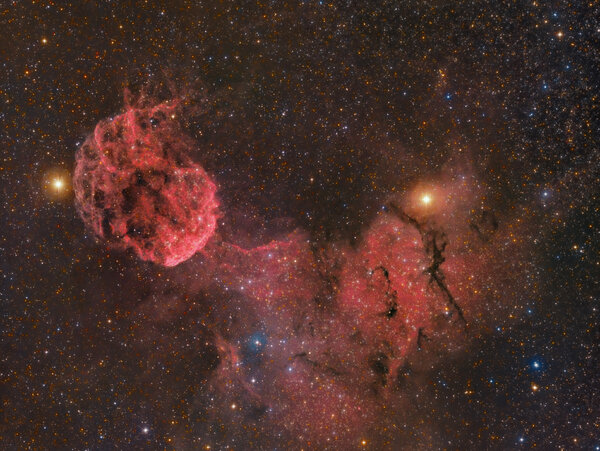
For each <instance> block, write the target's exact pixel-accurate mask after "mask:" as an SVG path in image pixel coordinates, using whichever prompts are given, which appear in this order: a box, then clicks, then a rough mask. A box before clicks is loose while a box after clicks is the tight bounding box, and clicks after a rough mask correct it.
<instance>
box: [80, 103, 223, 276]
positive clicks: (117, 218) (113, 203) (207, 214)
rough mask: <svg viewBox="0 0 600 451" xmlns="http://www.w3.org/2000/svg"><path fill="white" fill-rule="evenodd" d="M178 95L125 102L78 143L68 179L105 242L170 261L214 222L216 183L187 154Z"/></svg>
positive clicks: (185, 254)
mask: <svg viewBox="0 0 600 451" xmlns="http://www.w3.org/2000/svg"><path fill="white" fill-rule="evenodd" d="M178 108H179V106H178V104H177V102H174V101H173V102H164V103H159V104H155V105H151V106H141V105H137V106H136V105H134V106H127V107H126V109H125V112H124V113H122V114H120V115H117V116H115V117H113V118H110V119H107V120H103V121H100V122H99V123H98V124H97V126H96V128H95V130H94V132H93V133H92V134H91V135H90V136H89V137H88V138H87V140H86V141H85V142H84V143H83V145H82V146H81V147H80V148H79V149H78V150H77V154H76V163H75V170H74V175H73V187H74V191H75V202H76V206H77V210H78V212H79V214H80V215H81V217H82V219H83V221H84V223H85V224H86V226H88V227H89V228H90V229H91V230H93V232H94V233H95V234H96V235H97V236H98V237H100V238H102V239H104V240H106V241H107V242H108V243H109V245H110V246H112V247H113V248H119V249H128V248H131V249H133V251H134V252H135V253H136V254H137V255H138V256H139V258H141V259H142V260H149V261H152V262H155V263H158V264H161V265H164V266H175V265H177V264H179V263H181V262H183V261H185V260H187V259H189V258H190V257H191V256H192V255H194V253H196V252H197V251H199V250H200V249H202V248H203V247H204V246H205V245H206V243H207V241H208V240H209V239H210V237H211V236H212V235H213V234H214V232H215V228H216V220H217V213H216V209H217V207H218V201H217V199H216V197H215V193H216V186H215V183H214V182H213V181H212V180H211V178H210V177H209V176H208V174H207V173H206V172H205V171H204V169H203V168H202V167H201V166H200V165H198V164H196V163H195V162H194V161H192V160H191V158H190V157H189V154H190V151H191V150H192V149H193V146H194V142H193V140H192V139H191V138H190V137H189V136H187V135H186V134H185V132H184V131H183V130H182V128H181V126H180V124H179V122H178V121H177V117H176V116H177V111H178Z"/></svg>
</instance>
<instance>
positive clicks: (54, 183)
mask: <svg viewBox="0 0 600 451" xmlns="http://www.w3.org/2000/svg"><path fill="white" fill-rule="evenodd" d="M52 186H53V187H54V189H55V190H57V191H59V190H61V189H62V188H63V187H64V186H65V182H63V181H62V179H59V178H56V179H54V180H53V181H52Z"/></svg>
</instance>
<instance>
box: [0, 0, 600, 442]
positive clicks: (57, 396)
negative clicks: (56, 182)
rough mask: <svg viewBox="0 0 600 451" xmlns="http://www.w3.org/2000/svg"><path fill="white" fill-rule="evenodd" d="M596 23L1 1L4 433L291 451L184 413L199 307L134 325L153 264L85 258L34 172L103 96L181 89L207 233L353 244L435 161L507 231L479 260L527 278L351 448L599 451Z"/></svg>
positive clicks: (100, 114)
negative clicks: (514, 227) (462, 179)
mask: <svg viewBox="0 0 600 451" xmlns="http://www.w3.org/2000/svg"><path fill="white" fill-rule="evenodd" d="M599 17H600V5H599V4H598V3H597V2H593V1H590V2H571V3H569V2H544V1H538V2H535V1H520V0H515V1H489V2H479V1H477V2H475V1H474V2H446V1H405V2H400V1H382V2H362V1H356V2H354V1H346V2H327V1H312V0H311V1H300V2H286V1H264V2H260V1H257V2H224V1H212V0H209V1H204V2H191V1H178V0H177V1H170V2H164V3H163V2H152V1H138V2H134V1H132V2H111V1H104V2H91V1H90V2H88V1H85V2H75V3H68V2H60V1H57V2H48V1H14V2H3V3H2V5H1V7H0V30H1V31H0V35H1V36H2V39H1V40H0V105H1V108H0V124H1V129H0V146H1V149H2V151H1V157H2V160H1V161H0V186H1V190H0V200H1V202H2V216H1V217H0V221H1V223H0V284H1V285H0V287H1V288H0V301H1V306H2V307H1V314H2V320H1V322H0V327H1V334H2V335H1V336H2V340H1V345H2V351H1V364H0V381H1V398H2V409H1V410H2V416H1V418H2V422H1V423H0V445H1V447H2V448H3V449H27V448H30V449H83V448H89V449H154V448H155V449H159V448H160V449H162V448H169V449H170V448H176V449H200V448H201V447H203V446H206V445H210V446H212V449H229V448H233V449H300V448H301V447H304V448H305V449H311V445H310V444H309V443H308V442H310V440H309V439H306V438H302V437H298V436H297V435H294V434H291V435H286V434H285V431H283V432H282V431H281V430H278V426H274V425H273V424H272V423H271V422H270V421H269V419H268V418H265V417H264V416H261V415H259V414H258V413H256V415H254V416H255V417H256V418H253V414H252V413H251V412H250V413H247V414H245V415H244V416H243V418H242V417H240V418H237V419H235V418H233V419H232V418H231V417H230V416H229V413H227V412H223V413H222V414H221V413H220V411H219V409H220V407H219V406H218V405H217V406H216V407H214V409H213V411H214V412H216V413H213V414H211V416H207V415H204V414H198V413H197V412H206V411H207V409H208V410H210V406H211V403H212V400H211V398H210V396H209V395H206V393H208V392H207V391H206V389H205V386H207V385H209V384H210V382H209V381H210V380H211V377H212V374H213V372H214V371H215V370H216V368H217V367H218V366H219V361H220V357H219V354H218V352H217V351H216V349H215V347H214V344H210V345H208V344H207V345H206V346H204V343H205V342H206V343H209V342H211V340H212V339H213V336H212V335H211V332H210V330H209V329H207V328H194V324H196V323H195V321H197V318H199V317H201V314H202V313H198V312H204V311H205V310H206V309H210V307H209V305H210V302H209V301H208V300H206V299H204V300H198V299H194V300H191V301H190V302H191V303H192V305H193V302H197V303H198V304H199V305H200V307H190V311H193V312H196V313H192V314H190V316H192V317H194V315H196V316H195V317H194V318H196V319H190V318H189V317H186V316H185V315H178V314H175V315H174V316H173V317H170V318H171V319H170V320H164V321H163V320H161V321H160V322H153V323H152V324H151V326H148V324H149V323H148V321H147V320H146V319H144V318H143V317H142V316H141V315H140V314H138V313H136V312H139V304H140V303H143V302H148V301H147V299H149V298H151V297H152V290H153V289H156V287H157V286H160V287H170V283H171V281H170V277H171V276H170V273H169V272H168V271H167V272H166V273H165V272H164V271H161V270H160V269H159V268H157V267H154V266H152V265H151V264H149V263H144V262H140V261H138V260H136V258H135V257H134V256H133V255H132V254H130V253H123V252H113V251H110V250H107V248H106V246H104V245H103V243H101V242H98V241H96V240H95V239H94V238H93V237H92V236H91V234H90V233H89V231H86V229H85V228H84V225H83V223H82V221H81V220H80V218H79V216H78V214H77V211H76V209H75V207H74V205H73V195H72V193H71V192H70V190H69V189H68V187H67V188H66V189H65V190H64V192H62V193H59V194H57V193H52V192H51V191H52V190H51V189H50V188H49V187H48V186H47V185H48V177H53V176H54V174H66V177H67V179H66V180H68V174H70V173H72V170H73V166H74V155H75V151H76V149H77V148H78V147H79V146H80V145H81V143H82V142H83V141H84V140H85V138H86V136H87V135H88V134H89V133H90V132H91V131H92V130H93V128H94V126H95V125H96V123H97V122H98V121H99V120H101V119H104V118H107V117H111V116H114V115H115V114H117V113H119V112H120V111H122V108H123V96H124V90H125V88H129V89H131V91H133V92H138V91H139V90H140V89H141V88H142V86H146V87H147V86H151V87H152V88H151V90H154V91H153V92H155V93H156V96H157V97H158V98H166V97H168V95H170V94H173V93H174V92H176V93H177V94H180V95H182V94H184V93H190V92H193V93H194V94H193V95H194V98H196V99H201V100H198V108H197V109H196V110H195V111H194V112H193V113H190V114H189V116H188V117H186V119H185V120H184V126H185V127H186V129H187V132H188V133H189V134H190V135H191V136H192V137H193V138H194V139H195V140H196V141H197V142H198V152H197V154H194V155H191V156H192V158H193V159H194V160H196V161H197V162H199V163H200V164H201V165H202V166H203V167H204V168H205V169H206V170H207V172H208V173H210V174H212V176H213V177H214V179H215V181H216V183H217V185H218V186H219V198H220V201H221V212H222V214H223V218H222V222H221V229H220V231H219V233H220V234H221V236H222V237H223V238H224V239H226V240H230V241H233V242H236V243H238V244H240V245H243V246H246V247H251V246H257V245H262V244H265V243H267V242H268V241H269V240H270V239H272V238H274V237H278V236H283V235H284V234H286V233H289V232H290V231H291V230H292V228H295V227H300V228H301V229H302V230H306V231H307V232H308V234H309V236H310V239H311V240H312V241H313V242H315V243H330V242H332V241H333V240H345V241H347V242H349V243H351V244H355V243H356V242H357V241H359V240H360V236H361V233H362V232H363V231H364V229H365V227H366V225H367V224H368V223H369V222H370V221H372V220H373V218H374V217H375V216H376V215H377V212H380V211H381V209H382V206H384V205H385V204H386V202H387V201H388V199H389V198H390V197H391V196H394V195H396V194H398V193H403V192H405V191H407V190H409V189H410V188H411V186H413V185H414V184H415V183H417V182H419V181H423V180H430V179H436V178H439V177H443V176H444V174H445V173H446V171H448V168H449V167H453V168H456V167H461V168H467V169H468V172H469V173H470V174H471V175H472V176H473V177H474V179H475V180H476V181H477V183H478V184H479V185H480V186H481V187H482V189H484V190H485V192H486V193H487V194H486V196H485V198H484V199H482V200H481V205H482V208H485V209H486V210H488V211H493V212H494V215H495V217H496V218H498V222H499V223H500V224H502V223H503V221H504V222H505V223H506V222H511V223H515V222H517V223H523V224H526V225H527V226H526V227H523V228H521V229H519V231H518V232H516V233H518V234H519V236H518V238H519V241H520V242H522V243H523V249H524V250H523V251H522V252H520V253H518V254H515V255H514V260H513V259H506V260H505V261H501V262H500V266H502V267H503V268H505V271H504V272H503V274H506V273H508V274H510V272H511V271H527V272H528V273H527V274H520V275H521V276H525V278H529V279H530V280H532V282H531V286H527V287H522V286H514V285H511V283H510V277H508V278H507V282H505V283H506V291H505V293H506V297H505V299H504V300H503V303H504V305H505V306H509V307H510V308H507V309H490V310H489V311H488V312H487V315H489V318H488V320H487V321H488V322H489V324H490V325H491V326H490V328H489V330H488V331H487V332H486V333H478V334H476V336H474V337H473V338H472V340H471V341H470V342H469V345H468V346H467V348H466V350H464V351H462V352H460V353H457V354H456V355H453V356H452V357H449V358H447V359H446V360H443V361H442V362H441V363H440V362H439V361H437V360H436V362H437V363H436V364H432V365H431V368H430V369H429V370H428V371H427V372H426V374H425V373H424V374H422V375H421V376H420V377H418V378H417V377H415V380H414V382H410V383H409V384H408V386H407V388H405V389H404V392H403V395H402V396H404V397H407V398H408V399H410V400H412V401H411V403H412V405H413V406H414V408H411V410H410V412H405V415H404V416H403V419H402V421H403V423H402V424H400V425H399V426H398V430H399V432H396V433H395V435H394V434H392V435H390V433H389V431H386V430H383V427H382V428H378V423H377V421H375V420H374V424H373V425H372V428H371V429H370V432H369V436H368V437H365V438H364V439H365V440H367V441H368V443H371V442H372V443H373V444H374V445H373V449H377V448H385V449H428V448H448V449H516V448H530V447H533V446H536V447H537V449H600V407H599V406H600V403H599V402H598V399H600V364H599V363H598V359H599V357H600V353H599V346H600V344H599V343H600V342H599V340H600V332H599V327H600V315H599V309H600V305H599V296H600V287H599V286H598V276H599V275H600V274H599V273H600V257H599V253H600V249H599V247H600V246H599V243H600V237H599V233H598V227H599V225H600V224H599V222H600V220H599V218H600V213H599V211H598V210H599V208H600V201H599V197H598V196H599V191H598V188H599V186H600V184H599V177H600V173H599V170H600V161H599V145H600V143H599V140H600V114H599V111H598V104H599V97H598V96H599V94H598V93H599V92H600V91H599V87H600V83H599V82H600V73H599V72H600V20H599ZM465 170H466V169H465ZM283 218H285V219H283ZM290 224H291V225H290ZM490 258H494V256H493V255H492V256H490ZM195 270H196V269H195ZM515 280H516V278H515ZM519 280H521V279H519ZM161 290H162V288H161ZM165 292H168V288H164V290H163V291H161V296H164V293H165ZM209 297H210V296H209ZM148 327H150V328H151V329H152V331H153V332H152V334H151V338H148V337H146V336H145V335H144V333H142V332H141V331H144V330H145V329H146V328H148ZM186 328H187V330H188V332H181V333H180V332H178V330H180V329H186ZM192 329H193V332H190V330H192ZM167 337H168V339H167ZM156 362H158V363H156ZM165 362H166V363H165ZM165 366H166V367H168V368H167V369H165ZM407 377H410V376H407ZM533 385H535V386H536V387H538V388H536V389H535V390H533V389H532V386H533ZM225 417H226V418H225ZM224 418H225V419H224ZM244 422H248V424H252V426H251V427H245V426H244ZM209 423H210V424H209ZM382 437H384V438H385V439H383V438H382ZM362 439H363V437H357V438H356V448H359V447H361V446H363V445H362V442H361V440H362ZM376 443H377V444H378V445H375V444H376ZM328 446H330V447H331V448H332V449H336V445H335V444H330V445H328ZM366 446H369V445H368V444H367V445H366ZM342 449H343V448H342ZM346 449H348V448H346ZM351 449H352V447H351Z"/></svg>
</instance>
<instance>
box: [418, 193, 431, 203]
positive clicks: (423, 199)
mask: <svg viewBox="0 0 600 451" xmlns="http://www.w3.org/2000/svg"><path fill="white" fill-rule="evenodd" d="M432 200H433V199H432V198H431V196H430V195H429V194H423V196H421V202H422V203H423V205H429V204H430V203H431V201H432Z"/></svg>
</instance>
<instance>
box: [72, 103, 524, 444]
mask: <svg viewBox="0 0 600 451" xmlns="http://www.w3.org/2000/svg"><path fill="white" fill-rule="evenodd" d="M176 111H177V104H176V102H173V103H161V104H158V105H156V106H152V107H136V106H129V107H128V108H127V109H126V111H125V113H123V114H121V115H118V116H116V117H114V118H112V119H110V120H106V121H102V122H100V123H99V124H98V125H97V126H96V129H95V131H94V133H93V134H92V135H91V136H90V137H89V138H88V139H87V140H86V142H85V143H84V144H83V145H82V146H81V148H80V149H79V150H78V152H77V162H76V168H75V176H74V187H75V192H76V201H77V205H78V209H79V212H80V214H81V216H82V218H83V220H84V222H85V223H86V225H87V226H88V227H89V228H91V229H92V230H93V231H94V232H95V234H96V235H97V236H98V237H100V238H102V239H105V240H106V241H107V242H108V243H109V245H110V246H112V247H116V248H119V249H127V248H131V249H133V251H134V252H135V253H136V254H137V256H139V258H141V259H143V260H150V261H152V262H154V263H157V264H159V265H163V266H175V265H178V264H179V263H182V262H184V261H185V260H188V259H189V260H190V261H189V262H188V263H187V264H186V265H181V267H180V268H178V270H177V271H174V272H172V273H171V278H172V279H171V280H173V281H174V283H176V284H177V286H179V287H183V288H181V290H182V292H183V293H184V294H185V295H182V296H180V297H173V296H172V295H171V294H169V295H167V294H165V292H164V287H161V286H158V285H157V286H155V287H154V294H153V295H152V302H151V303H150V302H149V303H146V304H145V305H144V304H143V303H142V306H141V307H139V309H140V310H139V311H140V314H142V315H143V316H144V317H146V318H148V320H149V321H165V320H167V321H168V320H170V319H169V318H171V317H170V316H168V315H169V313H168V312H173V311H175V312H176V311H184V310H186V309H187V308H188V307H186V303H187V302H189V301H185V300H183V299H185V298H193V297H197V298H199V297H201V296H208V297H209V298H211V299H212V298H214V299H215V300H214V302H213V303H212V307H211V309H210V313H208V314H204V315H203V316H202V320H201V323H202V324H203V325H204V326H205V327H207V328H209V329H210V334H211V335H212V336H213V337H214V340H213V343H212V345H213V346H214V347H215V348H216V349H217V350H218V353H219V364H218V367H217V369H216V370H215V372H214V373H213V377H212V379H211V380H210V381H209V382H208V383H207V385H206V386H205V387H204V389H203V390H204V392H203V393H201V394H200V393H199V394H198V395H197V396H198V397H199V398H200V397H201V396H206V397H211V399H213V398H214V399H215V400H216V401H215V403H217V405H220V409H219V411H220V412H221V413H222V415H229V414H230V415H231V418H230V421H231V423H232V424H237V423H236V422H239V421H241V420H240V415H243V413H240V411H239V410H238V409H237V406H238V405H239V404H240V403H243V404H245V405H248V404H249V405H251V406H253V410H252V411H253V412H255V413H256V412H263V413H264V414H265V415H269V418H270V420H269V421H270V424H272V425H274V427H276V428H278V429H279V430H282V431H287V432H288V433H289V434H290V436H291V437H296V439H298V440H301V441H303V440H304V441H309V442H311V443H313V444H316V445H318V446H320V447H326V446H327V444H328V443H329V444H331V443H332V441H333V442H334V443H338V446H341V445H344V446H347V447H352V446H354V445H356V444H357V440H358V437H360V436H361V435H362V434H367V433H368V432H369V428H370V427H372V425H373V424H374V422H375V419H377V421H379V424H381V422H383V423H385V422H386V421H387V420H386V419H387V418H398V416H400V417H401V416H402V415H403V412H409V411H410V409H411V407H410V405H409V403H410V401H409V400H407V398H403V397H402V396H399V395H398V393H401V392H402V390H403V383H404V382H403V381H404V380H405V375H406V374H407V372H408V371H410V366H411V365H415V362H418V361H419V359H418V358H417V359H416V360H415V358H414V357H415V356H417V355H418V354H417V353H419V352H421V351H422V350H423V351H422V353H421V354H419V355H421V356H423V355H425V354H427V355H428V356H429V359H428V361H429V363H431V362H432V361H434V360H435V359H436V358H439V357H440V356H443V355H444V353H447V352H452V350H454V351H458V350H460V349H461V347H462V346H463V343H464V341H465V339H466V338H467V337H468V336H469V334H472V333H473V331H477V332H476V333H481V331H483V330H485V328H486V327H487V325H486V320H485V317H486V315H485V312H486V311H489V310H490V309H496V310H498V309H502V308H503V307H502V303H501V296H500V293H501V289H500V287H502V286H504V285H505V284H504V278H506V277H512V278H513V279H514V278H515V277H519V276H518V273H519V272H518V271H516V272H515V273H514V274H506V271H504V270H502V268H501V267H499V264H498V265H496V264H495V263H494V261H504V260H505V259H506V258H508V256H509V255H513V256H516V255H518V253H519V252H522V250H521V249H520V247H519V245H518V241H517V240H515V239H514V237H515V236H518V235H519V234H520V233H519V224H515V225H514V226H513V225H509V226H506V227H499V226H498V223H497V222H496V219H495V218H494V216H493V214H492V213H491V212H488V211H483V210H482V209H481V208H480V205H481V203H480V199H481V196H483V195H485V193H483V192H481V188H480V187H479V185H478V184H477V183H476V180H475V178H474V177H472V176H470V175H468V171H462V172H461V171H458V170H452V169H449V170H448V171H447V172H446V175H445V176H444V177H441V178H439V179H438V180H435V181H429V184H428V185H417V186H415V187H414V189H413V190H412V191H409V192H408V193H406V194H405V195H403V196H397V197H396V198H393V199H390V200H389V202H388V203H387V204H386V205H385V206H384V207H383V208H382V209H381V211H380V212H379V214H378V215H377V216H376V218H375V219H374V220H373V221H372V222H371V223H370V224H369V225H367V226H366V227H365V228H364V230H363V232H362V236H361V237H360V239H359V240H358V243H357V244H356V245H350V244H349V243H346V242H341V241H338V242H335V241H334V242H329V243H314V242H312V241H311V240H310V238H309V237H308V235H307V234H306V233H304V232H303V231H301V230H296V231H295V232H293V233H292V234H290V235H289V236H288V237H287V238H286V239H283V240H280V241H273V242H271V243H269V244H267V245H264V246H260V247H256V248H253V249H242V248H240V247H238V246H236V245H234V244H231V243H227V242H224V241H222V240H220V239H219V238H218V237H217V235H216V234H215V228H216V218H217V215H218V214H221V213H217V207H218V204H217V200H216V197H215V192H216V185H215V183H214V182H213V181H212V180H211V178H210V177H209V176H208V175H207V173H206V172H205V171H204V170H203V169H202V168H201V167H200V166H199V165H197V164H196V163H194V162H193V161H192V160H191V159H190V158H189V157H188V156H187V155H188V154H189V152H190V149H192V146H193V145H194V144H193V142H192V141H191V139H190V138H188V137H186V136H185V135H184V134H183V132H182V131H181V128H180V127H179V126H178V125H177V120H176V117H175V116H176ZM222 214H223V215H225V216H226V214H227V213H226V212H224V213H222ZM509 224H510V223H509ZM211 237H212V239H211ZM199 250H202V252H201V253H199V254H198V255H197V256H196V257H194V258H192V256H194V254H195V253H196V252H197V251H199ZM494 256H495V257H496V258H493V257H494ZM215 284H216V285H217V286H218V287H217V291H216V292H217V293H220V294H216V295H215V294H214V293H215V288H214V287H215ZM517 285H518V284H517ZM161 293H163V294H164V295H163V294H161ZM211 293H213V294H211ZM233 293H235V296H233V295H232V294H233ZM216 299H219V300H216ZM223 299H225V300H223ZM161 303H162V305H161ZM165 316H167V318H166V319H165ZM487 316H489V315H487ZM171 319H172V318H171ZM190 333H194V331H191V332H190ZM153 340H155V338H152V340H148V341H149V342H151V341H153ZM436 356H438V357H436ZM198 404H200V401H199V402H198ZM192 413H193V412H190V414H192ZM219 421H223V419H222V418H221V419H220V420H219ZM243 421H246V422H249V423H251V422H252V421H255V418H254V417H252V416H248V417H244V418H243ZM391 421H392V420H390V426H389V427H390V431H392V430H393V427H394V426H393V424H392V423H391ZM207 424H208V423H207ZM394 424H395V423H394ZM392 432H393V431H392ZM347 449H350V448H347Z"/></svg>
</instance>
